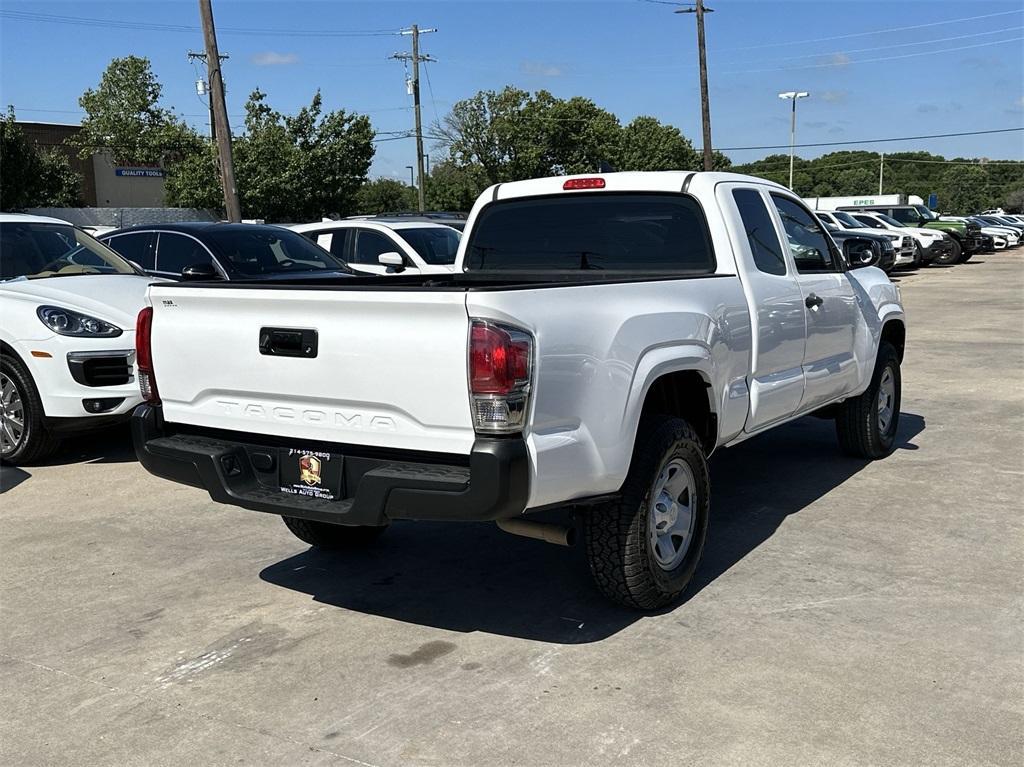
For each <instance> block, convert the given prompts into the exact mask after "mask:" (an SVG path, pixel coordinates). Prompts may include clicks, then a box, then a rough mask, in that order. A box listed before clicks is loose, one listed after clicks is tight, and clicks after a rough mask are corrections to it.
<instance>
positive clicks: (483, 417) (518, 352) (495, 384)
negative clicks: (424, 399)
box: [469, 320, 533, 434]
mask: <svg viewBox="0 0 1024 767" xmlns="http://www.w3.org/2000/svg"><path fill="white" fill-rule="evenodd" d="M532 377H533V336H531V335H530V334H529V333H527V332H526V331H525V330H522V329H520V328H515V327H512V326H510V325H503V324H499V323H495V322H486V321H484V320H473V321H472V322H471V323H470V328H469V393H470V399H471V402H472V407H473V424H474V427H475V428H476V430H477V431H478V432H490V433H499V434H501V433H509V432H517V431H522V429H523V425H524V424H525V422H526V408H527V405H528V404H529V399H530V382H531V379H532Z"/></svg>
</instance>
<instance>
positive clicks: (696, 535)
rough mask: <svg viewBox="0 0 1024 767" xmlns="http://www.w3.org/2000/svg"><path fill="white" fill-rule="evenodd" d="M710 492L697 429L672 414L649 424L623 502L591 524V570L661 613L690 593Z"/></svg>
mask: <svg viewBox="0 0 1024 767" xmlns="http://www.w3.org/2000/svg"><path fill="white" fill-rule="evenodd" d="M709 491H710V481H709V479H708V469H707V463H706V461H705V459H704V452H703V449H702V447H701V443H700V440H699V439H698V437H697V434H696V432H695V431H694V430H693V428H692V427H691V426H690V425H689V424H688V423H686V421H684V420H682V419H681V418H673V417H670V416H659V417H657V418H654V419H652V420H650V421H648V422H645V424H644V428H643V430H642V431H641V433H640V435H639V436H638V437H637V445H636V448H635V449H634V451H633V460H632V462H631V463H630V467H629V474H628V475H627V477H626V481H625V483H624V484H623V486H622V490H621V492H620V494H619V497H618V499H617V500H615V501H613V502H610V503H607V504H605V505H603V506H601V507H597V508H595V509H593V510H592V511H590V512H589V513H588V515H587V517H586V524H585V525H584V537H585V543H586V553H587V561H588V563H589V565H590V572H591V574H592V575H593V577H594V582H595V583H596V584H597V587H598V588H599V589H600V590H601V591H602V592H603V593H604V594H605V596H607V597H609V598H610V599H612V600H613V601H615V602H618V603H619V604H621V605H625V606H626V607H632V608H635V609H640V610H653V609H657V608H659V607H664V606H665V605H668V604H670V603H671V602H672V601H673V600H675V599H676V598H677V597H678V596H679V595H680V594H681V593H682V592H683V590H684V589H685V588H686V586H687V584H689V582H690V580H691V579H692V578H693V574H694V572H695V571H696V569H697V563H698V562H699V561H700V557H701V553H702V552H703V549H704V540H705V538H706V536H707V530H708V520H709V494H710V492H709Z"/></svg>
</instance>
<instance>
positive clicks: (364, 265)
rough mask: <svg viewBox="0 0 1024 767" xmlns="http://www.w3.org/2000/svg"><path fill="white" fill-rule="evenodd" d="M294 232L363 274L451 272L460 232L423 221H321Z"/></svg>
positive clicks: (453, 267)
mask: <svg viewBox="0 0 1024 767" xmlns="http://www.w3.org/2000/svg"><path fill="white" fill-rule="evenodd" d="M289 229H292V230H294V231H296V232H299V233H300V234H302V235H303V236H305V237H308V238H309V239H311V240H312V241H313V242H315V243H316V244H317V245H319V246H320V247H322V248H324V249H325V250H329V251H330V252H331V253H332V254H334V255H335V256H337V257H338V258H340V259H341V260H342V261H345V262H346V263H347V264H348V265H349V266H350V267H351V268H352V269H354V270H355V271H357V272H363V273H365V274H451V273H452V271H453V270H454V269H455V254H456V252H457V251H458V249H459V240H460V239H461V237H462V233H461V232H459V231H458V230H456V229H452V227H450V226H445V225H443V224H433V223H428V222H425V221H395V222H387V223H383V222H379V221H359V220H351V219H350V220H346V221H320V222H318V223H315V224H292V225H291V226H289Z"/></svg>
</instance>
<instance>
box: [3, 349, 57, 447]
mask: <svg viewBox="0 0 1024 767" xmlns="http://www.w3.org/2000/svg"><path fill="white" fill-rule="evenodd" d="M59 444H60V440H58V439H57V438H56V437H54V436H53V435H52V434H50V433H49V431H47V429H46V424H45V423H44V422H43V404H42V402H41V401H40V400H39V393H38V392H37V391H36V387H35V384H34V383H33V382H32V377H31V376H30V375H29V373H28V371H27V370H26V369H25V367H24V365H22V364H21V360H19V359H17V358H16V357H13V356H8V355H4V356H3V357H0V460H2V461H3V462H4V463H10V464H27V463H32V462H34V461H39V460H41V459H43V458H45V457H46V456H48V455H50V454H51V453H52V452H53V451H54V450H56V449H57V446H58V445H59Z"/></svg>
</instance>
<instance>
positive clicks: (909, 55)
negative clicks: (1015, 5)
mask: <svg viewBox="0 0 1024 767" xmlns="http://www.w3.org/2000/svg"><path fill="white" fill-rule="evenodd" d="M1020 40H1024V37H1022V36H1017V37H1010V38H1007V39H1006V40H991V41H989V42H987V43H974V44H973V45H958V46H955V47H953V48H944V49H943V50H942V51H941V53H942V54H946V53H952V52H953V51H966V50H970V49H971V48H987V47H989V46H992V45H1000V44H1002V43H1016V42H1019V41H1020ZM936 53H939V51H919V52H918V53H903V54H900V55H898V56H877V57H875V58H873V59H854V60H851V61H826V62H823V63H820V64H799V65H797V66H791V67H767V68H764V69H727V70H725V71H723V72H722V74H723V75H749V74H755V73H758V72H795V71H797V70H800V69H836V68H839V67H847V66H852V65H854V64H872V63H874V62H877V61H895V60H896V59H912V58H914V57H916V56H933V55H935V54H936ZM826 55H827V54H826ZM834 55H835V54H834Z"/></svg>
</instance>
